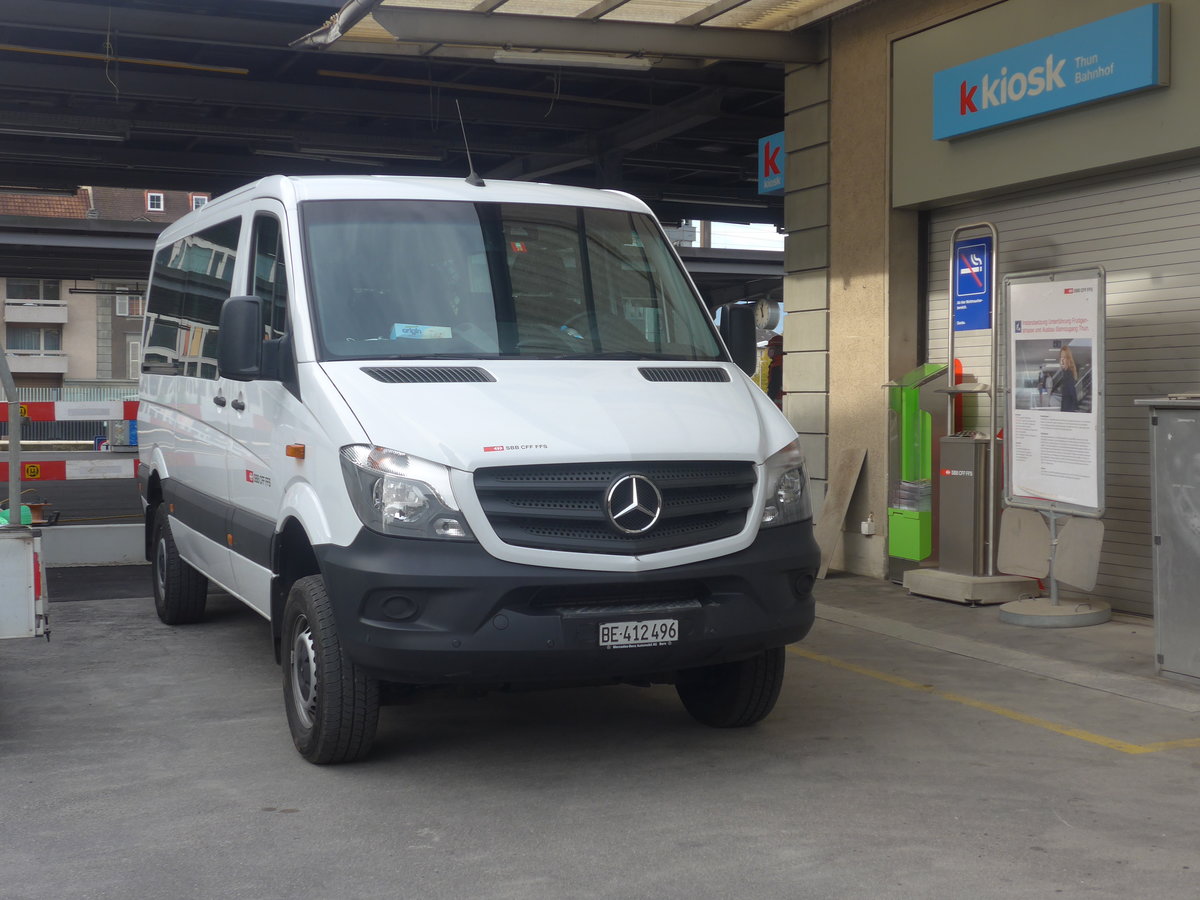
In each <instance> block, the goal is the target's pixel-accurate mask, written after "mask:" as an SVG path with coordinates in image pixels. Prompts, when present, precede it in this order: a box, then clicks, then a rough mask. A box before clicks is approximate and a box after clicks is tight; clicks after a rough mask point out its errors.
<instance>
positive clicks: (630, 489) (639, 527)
mask: <svg viewBox="0 0 1200 900" xmlns="http://www.w3.org/2000/svg"><path fill="white" fill-rule="evenodd" d="M662 507H663V498H662V491H660V490H659V489H658V488H657V487H655V485H654V482H653V481H651V480H650V479H649V478H647V477H646V476H645V475H622V476H621V477H620V478H618V479H616V480H615V481H614V482H613V483H612V484H610V485H609V486H608V493H606V494H605V495H604V510H605V512H607V513H608V520H609V521H610V522H612V523H613V525H614V526H615V527H616V528H617V529H618V530H619V531H622V532H624V533H625V534H645V533H646V532H647V531H649V530H650V529H651V528H653V527H654V523H655V522H657V521H658V517H659V516H661V515H662Z"/></svg>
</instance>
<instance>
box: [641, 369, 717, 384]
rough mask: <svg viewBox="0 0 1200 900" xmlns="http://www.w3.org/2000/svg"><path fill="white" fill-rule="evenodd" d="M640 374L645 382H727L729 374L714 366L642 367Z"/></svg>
mask: <svg viewBox="0 0 1200 900" xmlns="http://www.w3.org/2000/svg"><path fill="white" fill-rule="evenodd" d="M638 371H639V372H641V373H642V377H643V378H645V379H646V380H647V381H728V380H729V373H728V372H726V371H725V370H724V369H718V368H716V367H715V366H713V367H709V366H705V367H704V368H699V367H696V368H687V369H676V368H669V369H668V368H663V369H651V368H648V367H642V368H639V369H638Z"/></svg>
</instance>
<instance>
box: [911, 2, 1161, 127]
mask: <svg viewBox="0 0 1200 900" xmlns="http://www.w3.org/2000/svg"><path fill="white" fill-rule="evenodd" d="M1169 12H1170V10H1169V8H1168V6H1167V4H1165V3H1150V4H1147V5H1146V6H1140V7H1138V8H1137V9H1131V10H1129V11H1128V12H1123V13H1119V14H1118V15H1115V16H1109V17H1108V18H1106V19H1100V20H1098V21H1095V22H1091V23H1089V24H1087V25H1081V26H1080V27H1078V28H1072V29H1071V30H1069V31H1063V32H1060V33H1059V34H1055V35H1051V36H1050V37H1046V38H1042V39H1041V40H1038V41H1034V42H1033V43H1030V44H1023V45H1021V46H1019V47H1012V48H1010V49H1008V50H1003V51H1001V52H1000V53H993V54H991V55H990V56H985V57H982V58H981V59H975V60H972V61H970V62H966V63H963V64H962V65H958V66H954V67H953V68H950V69H943V70H942V71H940V72H937V73H935V74H934V76H933V138H934V140H937V141H945V140H950V139H951V138H955V137H960V136H962V135H966V134H971V133H973V132H977V131H982V130H984V129H986V128H995V127H996V126H999V125H1008V124H1010V123H1012V122H1019V121H1021V120H1023V119H1029V118H1032V117H1033V116H1041V115H1046V114H1047V113H1053V112H1057V111H1059V110H1063V109H1069V108H1071V107H1075V106H1081V105H1082V104H1085V103H1094V102H1096V101H1098V100H1106V99H1108V98H1110V97H1119V96H1121V95H1122V94H1129V93H1132V92H1134V91H1143V90H1147V89H1149V88H1156V87H1163V86H1165V85H1166V84H1167V83H1168V76H1169V71H1170V70H1169V65H1168V60H1167V50H1168V43H1169V40H1168V38H1169V31H1168V26H1169V18H1170V16H1169Z"/></svg>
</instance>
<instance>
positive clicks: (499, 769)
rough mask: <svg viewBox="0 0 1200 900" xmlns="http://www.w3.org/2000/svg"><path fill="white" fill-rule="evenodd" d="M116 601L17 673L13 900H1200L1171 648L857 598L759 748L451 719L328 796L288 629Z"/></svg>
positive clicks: (404, 727)
mask: <svg viewBox="0 0 1200 900" xmlns="http://www.w3.org/2000/svg"><path fill="white" fill-rule="evenodd" d="M98 572H99V570H95V569H91V570H75V571H72V570H53V574H52V576H51V582H50V587H51V591H52V596H53V597H54V599H55V601H57V602H54V603H53V604H52V607H51V612H52V621H51V624H52V628H53V634H52V639H51V640H50V641H49V642H46V641H42V640H34V639H24V640H18V641H7V642H4V643H2V644H0V773H2V775H3V777H2V778H0V834H3V835H4V839H3V841H0V873H3V878H2V879H0V897H3V898H5V900H25V898H37V900H42V898H55V900H58V898H255V900H260V898H276V897H278V898H284V897H295V896H305V897H314V898H389V900H390V898H397V897H402V898H410V897H411V898H576V897H578V898H584V897H587V898H648V897H654V898H676V897H678V898H709V897H711V898H728V897H747V898H749V897H755V898H758V897H766V898H878V897H888V898H892V897H899V898H908V897H911V898H955V900H957V898H962V897H982V898H993V897H995V898H1010V897H1011V898H1031V897H1052V896H1063V897H1086V898H1110V897H1111V898H1122V900H1128V898H1135V897H1155V898H1189V900H1190V898H1194V897H1196V896H1197V895H1200V841H1198V840H1197V837H1198V835H1197V830H1198V829H1197V821H1196V808H1197V807H1196V787H1195V786H1196V778H1197V769H1198V768H1200V691H1196V690H1194V689H1192V688H1190V687H1186V686H1180V685H1175V684H1172V683H1165V682H1163V681H1162V679H1156V678H1155V677H1154V676H1153V660H1152V658H1150V659H1147V658H1146V657H1147V655H1148V654H1150V653H1151V651H1152V627H1151V626H1150V625H1149V623H1147V622H1146V621H1145V620H1139V619H1132V618H1128V617H1117V619H1115V620H1114V621H1113V622H1111V623H1108V624H1106V625H1102V626H1093V627H1092V628H1089V629H1058V630H1056V631H1058V634H1041V633H1037V634H1032V633H1030V632H1029V631H1028V630H1025V629H1020V628H1015V627H1014V626H1003V625H997V623H996V612H995V610H994V609H968V608H965V607H958V606H955V605H952V604H944V603H940V602H937V601H931V600H923V599H918V598H910V597H907V596H905V595H904V593H903V591H901V590H899V589H897V588H894V587H893V586H890V585H886V584H884V583H881V582H874V581H870V580H867V579H861V578H848V577H844V578H835V579H831V580H829V581H826V582H823V583H822V584H821V585H819V586H818V601H819V613H818V615H819V618H818V622H817V625H816V627H815V629H814V631H813V633H812V635H810V637H809V638H808V639H807V640H805V641H804V642H802V643H800V644H797V645H795V646H794V647H793V648H792V649H791V650H790V652H789V656H788V666H789V668H788V674H787V678H786V681H785V684H784V689H783V693H782V696H781V698H780V701H779V704H778V705H777V707H776V709H775V712H774V713H773V714H772V716H771V717H770V718H768V719H767V720H766V721H764V722H763V723H761V724H760V725H758V726H756V727H754V728H750V729H744V730H732V731H719V730H712V729H708V728H705V727H703V726H700V725H697V724H695V723H694V722H693V721H692V720H691V719H690V718H689V717H688V716H687V715H686V713H685V712H684V711H683V709H682V707H681V706H680V704H679V703H678V701H677V699H676V697H675V695H674V692H673V690H672V689H671V688H667V687H663V688H653V689H638V688H632V687H630V688H625V687H614V688H602V689H581V690H557V691H547V692H541V693H528V694H492V695H488V696H486V697H482V698H470V699H466V698H440V699H438V700H436V701H430V702H426V703H423V704H418V705H410V706H399V707H389V708H386V709H385V710H384V711H383V715H382V717H381V726H380V732H379V738H378V741H377V743H376V749H375V751H374V753H373V754H372V755H371V757H370V758H368V759H367V760H366V761H365V762H363V763H360V764H357V765H353V766H343V767H329V768H320V767H315V766H312V765H310V764H308V763H306V762H304V761H303V760H302V759H301V758H300V757H299V756H298V755H297V754H296V753H295V751H294V750H293V748H292V746H291V742H290V739H289V737H288V732H287V725H286V722H285V719H284V713H283V708H282V702H281V674H280V671H279V668H278V667H277V666H276V665H275V663H274V660H273V656H272V653H271V649H270V640H269V629H268V626H267V623H266V622H265V621H263V620H262V619H260V618H258V617H257V616H256V615H255V614H253V613H251V612H250V611H248V610H246V609H245V608H244V607H242V606H241V605H239V604H238V603H237V602H236V601H234V600H232V599H231V598H228V597H226V596H224V595H217V594H214V595H212V596H210V600H209V607H210V614H209V616H208V617H207V619H206V621H205V622H204V623H202V624H200V625H196V626H188V627H180V628H169V627H167V626H164V625H162V624H161V623H159V622H158V620H157V618H156V617H155V615H154V610H153V603H152V601H151V600H150V599H149V590H148V572H147V570H146V569H145V567H124V568H123V569H121V570H119V571H118V570H114V571H111V572H109V573H108V574H107V576H101V575H100V574H98ZM123 578H124V579H127V580H126V581H124V582H122V579H123ZM122 583H123V584H125V588H124V596H121V594H122V589H121V587H120V585H121V584H122ZM72 601H73V602H72Z"/></svg>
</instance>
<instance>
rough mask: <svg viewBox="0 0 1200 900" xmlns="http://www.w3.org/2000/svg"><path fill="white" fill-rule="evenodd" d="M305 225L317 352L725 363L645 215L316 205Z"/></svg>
mask: <svg viewBox="0 0 1200 900" xmlns="http://www.w3.org/2000/svg"><path fill="white" fill-rule="evenodd" d="M301 223H302V228H303V233H304V240H305V244H306V256H307V260H308V270H307V275H308V288H309V296H310V298H311V303H312V308H313V317H314V322H315V325H316V333H317V339H318V342H319V345H320V354H321V358H322V359H330V360H333V359H431V358H501V357H503V358H509V357H515V358H521V357H523V358H554V359H558V358H582V359H589V358H590V359H604V358H614V359H672V360H720V359H724V358H725V356H724V351H723V350H722V348H721V345H720V344H719V342H718V341H717V338H716V336H715V333H714V329H713V325H712V322H711V319H710V318H709V316H708V314H707V313H706V312H705V310H704V307H703V305H702V304H701V303H700V301H699V298H697V297H696V295H695V293H694V291H693V289H692V287H691V285H690V284H689V283H688V281H687V279H686V277H685V276H684V274H683V272H682V271H681V270H680V267H679V264H678V263H677V262H676V260H675V257H674V255H673V254H672V253H671V251H670V248H669V247H668V246H667V244H666V242H665V240H664V239H663V236H662V233H661V231H660V230H659V229H658V227H657V226H656V224H655V222H654V221H653V219H651V218H650V217H649V216H645V215H641V214H637V213H629V212H624V211H621V210H611V209H579V208H576V207H569V206H541V205H531V204H507V203H481V204H469V203H457V202H442V201H437V202H431V201H412V200H370V201H364V200H321V201H308V202H305V203H303V204H301Z"/></svg>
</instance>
